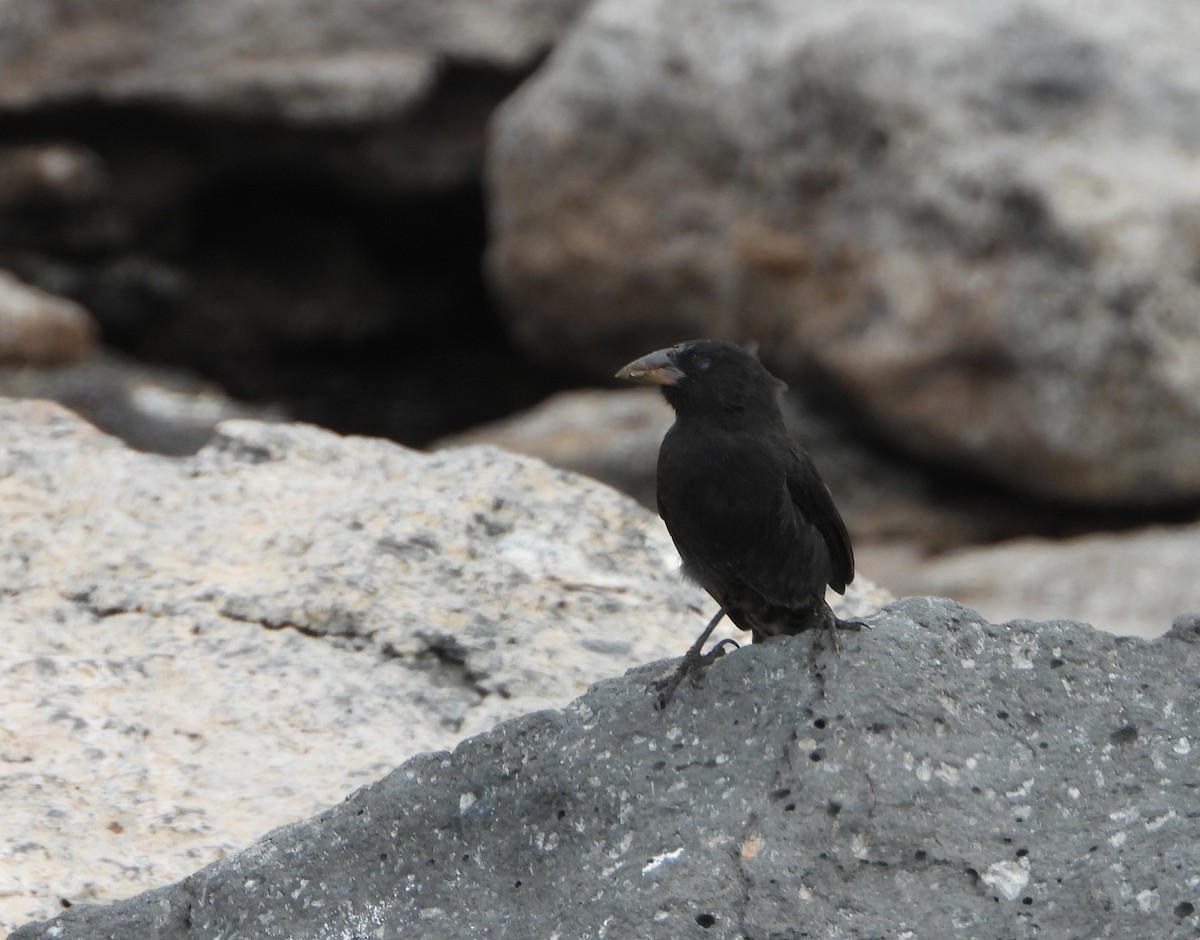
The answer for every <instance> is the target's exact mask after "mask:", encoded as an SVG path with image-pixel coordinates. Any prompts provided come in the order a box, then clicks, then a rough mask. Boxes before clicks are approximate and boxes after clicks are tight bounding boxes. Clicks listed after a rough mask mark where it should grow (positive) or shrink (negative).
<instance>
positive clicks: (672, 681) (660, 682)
mask: <svg viewBox="0 0 1200 940" xmlns="http://www.w3.org/2000/svg"><path fill="white" fill-rule="evenodd" d="M726 644H728V645H730V646H732V647H733V648H734V649H737V648H738V642H737V640H734V639H731V638H728V637H727V638H726V639H724V640H721V642H719V643H717V644H716V645H715V646H714V647H713V648H712V649H710V650H709V651H708V652H707V653H703V654H701V653H700V651H699V650H688V651H687V653H686V654H685V655H684V657H683V659H681V660H680V661H679V666H678V667H677V668H676V669H675V671H674V672H672V673H671V674H670V675H668V676H663V677H662V678H660V679H655V680H654V681H653V682H651V683H650V684H649V685H648V686H646V691H647V692H652V693H657V698H656V699H655V701H654V708H655V710H656V711H662V710H663V709H664V708H666V707H667V704H668V703H669V702H670V701H671V699H672V698H673V697H674V695H675V690H676V689H677V688H679V683H681V682H682V681H683V680H684V678H685V677H686V678H689V679H691V681H692V686H693V687H695V688H699V686H700V674H701V673H702V672H703V671H704V670H705V669H707V668H708V667H709V666H711V665H712V664H713V663H714V662H716V661H717V660H718V659H720V658H721V657H722V656H724V655H725V646H726Z"/></svg>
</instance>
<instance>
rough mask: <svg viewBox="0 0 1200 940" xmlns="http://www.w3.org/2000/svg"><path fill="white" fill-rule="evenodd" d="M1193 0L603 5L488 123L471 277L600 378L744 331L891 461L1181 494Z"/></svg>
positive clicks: (1021, 482)
mask: <svg viewBox="0 0 1200 940" xmlns="http://www.w3.org/2000/svg"><path fill="white" fill-rule="evenodd" d="M1198 42H1200V16H1198V15H1197V12H1196V7H1195V5H1194V4H1193V3H1192V2H1191V0H1166V2H1163V3H1158V4H1155V5H1154V6H1153V7H1150V6H1145V5H1141V6H1138V5H1130V4H1128V3H1122V2H1120V0H1085V2H1081V3H1069V4H1068V3H1063V2H1060V0H1031V2H1027V3H1021V4H1019V5H1011V4H999V5H992V6H988V7H986V8H981V7H978V6H975V5H970V4H963V3H959V2H957V0H917V2H913V3H906V4H904V5H903V6H897V5H895V4H892V3H888V2H885V0H850V2H846V0H820V2H815V3H805V4H796V3H792V2H790V0H764V2H756V3H730V2H727V0H649V2H647V0H599V2H597V3H596V4H595V5H593V6H592V7H590V8H589V10H588V12H587V14H586V15H585V16H584V17H583V18H582V19H581V21H580V22H579V24H578V25H577V26H576V28H575V29H574V30H573V31H572V33H571V34H570V35H569V37H568V38H567V39H566V40H565V41H564V42H563V43H561V44H560V45H559V46H558V47H557V48H556V49H555V52H554V53H553V55H552V56H551V57H550V59H549V60H548V62H547V64H546V65H545V66H544V67H543V68H542V69H541V70H539V72H538V73H537V74H536V75H535V76H534V77H533V78H532V79H531V80H530V81H529V82H527V83H526V84H525V85H524V86H522V88H521V89H520V90H519V91H518V92H517V94H515V95H514V96H513V97H512V98H510V99H509V100H508V101H507V102H506V103H505V105H504V106H503V107H502V108H501V109H500V111H499V112H498V114H497V118H496V120H495V121H494V122H493V124H492V146H491V148H490V151H489V179H490V184H491V213H490V217H491V219H492V224H493V238H492V243H491V246H490V249H489V252H490V254H489V264H490V270H491V272H492V276H493V279H494V282H495V284H496V286H497V288H498V289H499V290H500V292H501V293H502V295H503V296H504V298H505V299H506V301H507V303H508V306H509V308H510V309H511V316H512V323H513V330H514V334H515V335H516V336H517V337H519V338H520V339H521V341H522V342H524V343H525V344H526V346H527V347H528V348H529V349H532V350H535V351H537V352H539V353H540V354H541V355H544V356H547V357H552V358H553V359H554V360H555V361H558V362H561V361H563V360H564V359H567V358H570V359H572V360H573V361H575V362H578V363H581V364H584V365H586V366H588V367H590V368H591V369H593V370H594V371H595V372H596V373H597V374H601V375H605V374H609V373H610V372H611V364H612V363H614V362H623V361H626V360H627V359H629V358H632V357H633V356H634V355H639V354H641V353H644V352H645V351H647V350H649V349H653V348H655V347H656V346H661V345H666V344H667V343H668V342H677V341H679V340H681V339H687V338H690V337H693V336H725V337H729V338H734V339H742V338H745V337H753V338H755V339H757V340H759V341H761V343H762V353H763V356H764V358H765V359H766V360H767V361H768V363H769V364H771V365H772V366H773V367H774V368H775V369H776V370H777V371H778V372H779V373H780V374H781V375H782V376H783V377H784V378H786V379H788V380H796V379H799V378H801V377H803V376H805V375H808V374H812V373H813V372H814V371H815V374H816V377H817V380H818V381H825V382H828V383H830V384H833V385H836V386H837V387H839V388H840V389H842V390H843V391H844V392H845V393H846V394H848V395H849V396H850V397H851V398H852V399H853V400H854V401H855V402H856V403H857V404H858V405H859V406H860V407H861V408H862V409H863V410H864V412H865V413H866V414H867V415H869V416H870V418H871V420H872V421H873V422H875V423H876V424H877V425H878V427H879V429H880V430H882V431H883V432H884V433H885V434H887V435H888V436H889V437H891V438H892V439H893V440H894V441H896V442H898V443H899V444H900V445H902V446H903V447H904V448H906V449H908V450H910V451H913V452H915V453H917V454H920V455H922V456H924V457H926V458H933V459H935V460H937V461H939V462H947V461H949V462H953V463H961V464H963V465H967V466H969V467H971V468H972V469H973V470H974V471H976V472H978V473H982V474H986V475H988V476H991V477H992V478H994V479H996V480H999V481H1001V482H1003V483H1005V484H1007V485H1009V486H1011V487H1013V488H1015V489H1018V490H1021V491H1024V492H1027V493H1028V492H1032V493H1036V494H1040V495H1042V496H1047V497H1051V498H1055V499H1060V500H1068V501H1074V502H1079V503H1099V504H1106V505H1125V506H1139V505H1140V506H1146V505H1156V504H1157V505H1161V504H1164V503H1169V502H1171V501H1173V500H1187V499H1193V500H1194V499H1196V498H1197V497H1200V436H1198V435H1196V434H1195V429H1196V428H1197V427H1198V426H1200V404H1198V403H1200V326H1198V325H1197V324H1198V323H1200V321H1198V320H1197V318H1195V317H1194V316H1191V314H1190V313H1189V311H1192V310H1195V309H1196V308H1197V307H1198V306H1200V280H1198V279H1197V277H1196V273H1195V271H1196V264H1195V258H1196V255H1197V245H1198V244H1200V240H1198V239H1200V235H1198V233H1200V138H1198V137H1197V134H1196V123H1195V120H1194V115H1195V113H1196V111H1197V109H1198V108H1200V73H1198V72H1197V59H1196V57H1195V55H1194V50H1195V48H1196V45H1197V43H1198Z"/></svg>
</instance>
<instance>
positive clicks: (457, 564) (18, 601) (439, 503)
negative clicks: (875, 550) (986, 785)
mask: <svg viewBox="0 0 1200 940" xmlns="http://www.w3.org/2000/svg"><path fill="white" fill-rule="evenodd" d="M0 515H2V516H3V518H4V527H5V531H4V549H3V551H0V596H2V597H3V598H4V603H3V605H2V611H3V612H2V615H0V627H2V629H3V633H4V638H5V639H4V644H5V646H4V648H5V655H4V657H3V659H2V661H0V760H2V761H3V765H4V767H5V768H7V769H6V771H5V773H4V774H2V775H0V858H4V859H7V860H8V861H6V863H5V864H3V865H0V933H3V932H4V931H5V930H6V929H9V928H12V927H14V926H15V925H16V924H17V923H19V922H22V921H25V920H28V919H30V918H33V917H46V916H49V915H50V914H52V913H54V912H55V911H57V910H59V909H60V904H61V905H69V904H78V903H80V902H85V901H96V900H112V899H115V898H119V897H124V896H127V895H130V894H134V893H136V892H138V891H141V890H145V889H147V888H150V887H154V886H157V885H162V884H165V883H168V882H170V881H172V880H174V879H177V878H180V877H183V876H184V875H186V874H188V873H189V872H191V871H194V870H195V869H196V868H198V867H199V866H201V865H203V864H205V863H207V862H209V861H211V860H213V859H215V858H217V857H219V856H221V855H223V854H227V853H229V852H232V851H235V850H236V849H238V848H240V847H244V846H246V845H248V844H249V843H250V842H251V841H252V840H253V839H255V838H258V837H259V836H261V835H262V833H263V832H265V831H266V830H268V829H270V828H273V827H275V826H278V825H281V824H283V823H286V822H291V821H294V820H297V819H303V818H305V817H306V816H309V815H311V814H312V813H315V812H317V811H318V810H320V809H322V808H324V807H325V806H328V805H329V804H331V803H334V802H336V801H338V800H340V799H341V798H342V797H343V796H344V795H345V794H346V793H348V792H350V791H351V790H353V789H355V788H356V787H359V786H361V785H363V784H365V783H369V782H370V781H372V780H376V779H378V778H379V776H381V775H382V774H383V773H384V772H385V771H386V770H388V769H390V768H392V767H394V766H396V764H398V763H400V762H401V761H403V760H404V759H406V758H407V757H410V756H411V755H413V754H415V753H417V752H418V751H428V750H435V749H439V748H446V747H451V746H453V745H454V744H455V743H457V742H458V741H459V740H461V738H462V737H463V736H464V735H468V734H473V733H476V732H479V731H483V730H485V729H487V728H490V727H491V726H492V725H494V724H495V723H496V722H497V721H499V720H501V719H504V718H509V717H512V716H514V715H519V714H523V713H525V712H529V711H533V710H536V709H539V708H548V707H559V706H562V705H564V704H566V703H567V702H569V701H570V700H571V699H573V698H575V697H576V696H578V695H579V694H581V693H582V692H583V691H584V690H585V689H586V688H587V686H588V684H589V683H591V682H593V681H595V680H596V679H598V678H601V677H604V676H613V675H618V674H620V673H621V672H622V671H623V670H625V669H626V668H628V667H629V666H631V665H633V664H636V663H644V662H647V661H650V660H654V659H659V658H662V657H665V656H670V655H678V654H679V653H681V652H682V651H683V650H684V649H686V648H687V645H688V644H689V643H690V642H691V641H692V639H693V637H694V636H695V635H696V634H697V633H699V631H700V629H701V628H702V627H703V625H704V623H705V620H706V617H707V616H708V615H710V614H711V613H712V610H713V604H712V602H711V601H709V600H708V599H707V598H706V597H705V596H704V595H703V594H702V593H701V592H700V591H699V590H698V589H697V588H695V587H694V586H690V585H688V584H687V583H685V582H684V581H682V580H681V579H680V577H679V575H678V573H677V570H676V568H677V565H678V556H677V555H675V553H674V549H673V548H672V546H671V543H670V539H669V538H668V536H667V534H666V531H665V529H664V528H663V527H662V524H661V522H659V520H658V519H656V518H655V517H654V516H652V515H651V514H649V513H648V512H646V511H645V510H644V509H642V508H641V507H640V506H638V505H637V504H636V503H634V502H633V501H632V500H630V499H628V498H627V497H624V496H621V495H620V494H618V493H615V492H614V491H612V490H609V489H608V488H606V487H603V486H600V485H598V484H596V483H593V482H591V481H588V480H586V479H584V478H582V477H578V476H575V475H573V474H569V473H564V472H562V471H558V470H554V469H551V468H549V467H547V466H546V465H545V464H543V463H541V462H540V461H536V460H531V459H528V458H519V457H515V456H513V455H510V454H505V453H503V452H501V451H499V450H496V449H493V448H470V449H463V450H456V451H445V452H442V453H439V454H435V455H428V454H422V453H418V452H415V451H410V450H406V449H404V448H402V447H399V446H396V445H394V444H391V443H388V442H386V441H377V440H368V439H363V438H342V437H339V436H337V435H334V434H330V433H328V432H324V431H320V430H317V429H316V428H311V427H306V426H301V425H284V424H275V425H270V424H260V423H257V422H251V421H231V422H226V423H224V424H222V425H220V427H219V428H218V431H217V436H216V438H215V439H214V440H213V442H212V443H211V444H210V445H209V446H208V447H206V448H205V449H204V450H202V451H200V452H199V453H198V454H196V455H194V456H190V457H183V458H166V457H162V456H158V455H153V454H143V453H138V452H136V451H132V450H130V449H128V448H127V447H125V446H124V445H123V444H121V443H120V442H119V441H116V440H115V439H113V438H110V437H107V436H106V435H104V434H101V433H100V432H98V431H96V430H95V429H94V428H92V427H91V426H89V425H88V424H85V423H84V422H83V421H81V420H80V419H79V418H77V417H75V416H74V415H72V414H70V413H69V412H67V411H65V410H63V409H61V408H59V407H57V406H55V405H51V404H49V403H45V402H12V401H4V400H0ZM859 602H860V603H859V606H858V607H857V608H848V610H851V609H858V610H860V611H861V610H862V609H864V608H863V606H862V602H863V596H862V595H859ZM721 635H723V636H724V635H728V634H727V633H723V634H721Z"/></svg>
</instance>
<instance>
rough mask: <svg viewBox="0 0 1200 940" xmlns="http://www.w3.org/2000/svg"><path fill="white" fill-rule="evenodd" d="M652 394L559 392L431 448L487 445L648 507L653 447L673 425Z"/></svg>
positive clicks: (647, 391)
mask: <svg viewBox="0 0 1200 940" xmlns="http://www.w3.org/2000/svg"><path fill="white" fill-rule="evenodd" d="M674 420H675V419H674V415H673V413H672V411H671V406H670V405H668V404H667V403H666V402H665V401H664V400H663V397H662V396H661V395H660V394H659V393H658V392H657V391H654V390H652V389H641V388H639V389H631V390H628V391H619V392H610V391H601V390H598V389H584V390H582V391H569V392H560V393H559V394H557V395H553V396H551V397H550V398H547V399H546V400H545V401H543V402H542V403H541V404H539V405H537V406H535V407H533V408H530V409H529V410H528V411H524V412H521V413H520V414H516V415H512V416H510V417H508V418H504V419H503V420H500V421H495V422H492V423H491V424H487V425H483V426H482V427H477V428H472V429H470V430H469V431H464V432H462V433H461V434H455V435H452V436H450V437H447V438H443V439H442V440H440V441H438V442H436V444H435V445H434V446H435V447H436V448H442V447H461V446H463V445H466V444H492V445H494V446H496V447H503V448H504V449H505V450H509V451H512V452H513V453H517V454H526V455H528V456H530V457H537V458H539V459H541V460H544V461H546V462H547V463H549V464H552V465H553V466H555V467H562V468H563V469H566V470H573V471H575V472H576V473H584V474H587V475H588V476H590V477H593V478H595V479H597V480H601V481H602V482H604V483H607V484H608V485H609V486H614V487H616V488H617V489H619V490H621V491H622V492H625V493H629V494H630V495H631V496H634V497H636V498H637V499H638V500H640V501H641V502H642V503H643V504H645V505H647V506H653V505H654V489H655V487H654V475H655V467H656V465H657V462H658V446H659V444H660V442H661V441H662V439H663V435H664V434H665V433H666V432H667V429H668V428H670V427H671V423H672V422H673V421H674Z"/></svg>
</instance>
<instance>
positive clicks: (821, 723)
mask: <svg viewBox="0 0 1200 940" xmlns="http://www.w3.org/2000/svg"><path fill="white" fill-rule="evenodd" d="M813 727H814V728H824V727H825V719H824V718H818V719H817V720H816V721H814V722H813Z"/></svg>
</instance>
